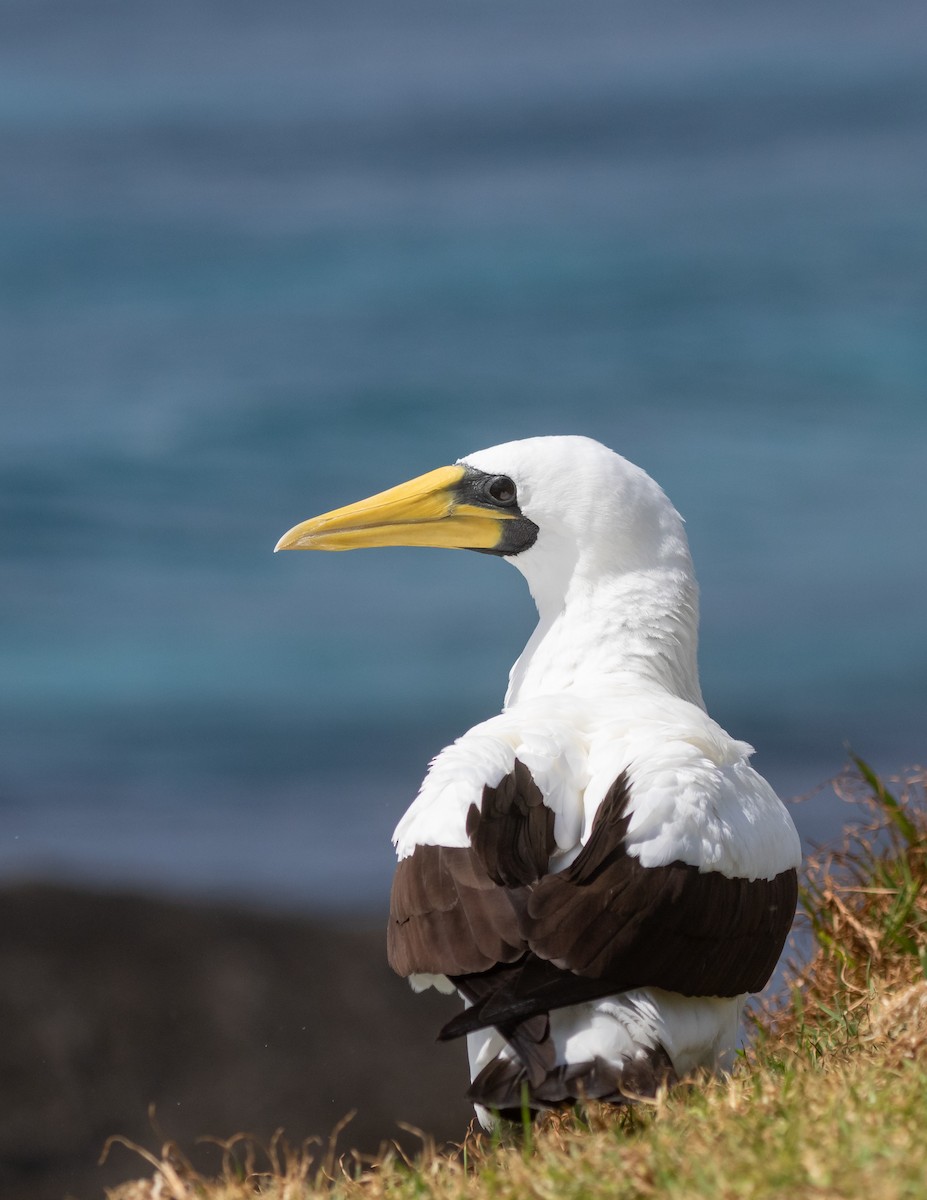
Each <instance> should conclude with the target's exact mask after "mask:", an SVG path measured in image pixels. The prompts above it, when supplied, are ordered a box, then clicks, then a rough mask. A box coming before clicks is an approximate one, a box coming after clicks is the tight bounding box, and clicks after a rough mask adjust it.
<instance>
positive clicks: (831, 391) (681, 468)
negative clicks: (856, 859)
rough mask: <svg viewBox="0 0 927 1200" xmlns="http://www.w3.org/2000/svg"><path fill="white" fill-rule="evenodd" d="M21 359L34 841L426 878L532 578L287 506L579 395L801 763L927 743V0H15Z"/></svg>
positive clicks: (14, 538) (786, 760) (317, 506)
mask: <svg viewBox="0 0 927 1200" xmlns="http://www.w3.org/2000/svg"><path fill="white" fill-rule="evenodd" d="M0 379H2V386H3V405H2V417H0V423H2V427H0V513H2V515H0V554H2V592H0V663H2V667H0V736H2V747H0V875H2V876H3V877H6V878H10V877H36V876H40V877H45V878H51V879H57V880H65V879H66V880H84V881H88V882H93V883H95V884H99V885H106V884H114V883H119V884H125V883H129V884H133V885H136V886H139V887H148V888H158V889H162V890H170V891H176V892H179V893H212V894H225V895H229V896H236V897H240V898H245V899H247V900H249V901H259V902H262V903H265V904H283V905H289V906H294V907H302V908H311V907H322V906H324V907H329V908H343V909H347V908H355V909H363V908H365V907H368V906H371V905H373V906H376V907H377V908H382V906H383V903H384V901H385V896H386V890H387V887H388V879H389V876H390V873H391V869H392V856H391V850H390V847H389V835H390V832H391V830H392V827H393V825H394V823H395V821H396V819H397V818H398V816H399V815H400V813H401V812H402V811H403V809H404V808H405V806H406V804H407V803H408V801H409V800H410V799H411V797H412V795H413V794H414V792H415V790H416V788H417V786H418V783H419V780H420V778H421V776H422V774H423V771H424V768H425V765H426V762H427V760H428V758H429V757H430V756H431V755H432V754H434V753H435V752H436V751H437V750H438V749H440V747H441V746H443V745H444V744H445V743H446V742H448V741H449V740H451V739H452V738H453V737H454V736H455V735H456V734H458V733H459V732H461V731H462V730H464V729H465V728H466V727H467V726H468V725H470V724H472V723H473V722H474V721H476V720H478V719H481V718H482V717H484V716H487V715H489V714H491V713H492V712H494V711H496V710H497V709H498V707H499V704H500V703H501V698H502V695H503V692H504V688H505V682H506V675H507V670H508V666H509V664H510V663H511V662H512V661H513V659H514V658H515V657H516V655H517V654H518V652H519V651H520V649H521V647H522V644H523V643H524V641H525V640H526V638H527V636H528V634H529V632H530V629H531V627H532V620H533V609H532V606H531V602H530V599H529V598H528V596H527V593H526V591H525V590H524V588H523V584H522V581H521V579H520V577H518V576H517V574H516V573H515V572H514V571H512V570H510V569H509V568H507V567H506V566H505V565H504V564H501V563H500V562H498V561H496V560H492V559H490V558H487V557H484V556H481V555H467V554H459V553H452V552H438V551H429V550H422V551H414V550H388V551H368V552H364V553H360V554H354V555H301V554H290V555H283V556H278V557H277V558H274V557H273V555H272V554H271V550H272V548H273V545H274V543H275V541H276V540H277V538H278V536H279V535H280V534H281V533H282V532H283V531H284V530H285V529H287V528H288V527H289V526H291V525H292V524H294V523H295V522H296V521H298V520H301V519H303V518H305V517H308V516H310V515H313V514H314V513H316V512H319V511H322V510H324V509H327V508H330V507H333V506H335V505H337V504H341V503H345V502H347V501H349V500H354V499H358V498H360V497H361V496H364V495H367V494H369V493H371V492H373V491H377V490H380V489H381V488H383V487H386V486H388V485H390V484H392V483H396V482H399V481H401V480H403V479H406V478H408V477H410V476H411V475H414V474H417V473H420V472H422V471H425V470H428V469H430V468H432V467H435V466H439V465H443V464H445V463H448V462H451V461H453V460H454V459H456V458H457V457H459V456H460V455H462V454H465V453H467V452H468V451H472V450H475V449H478V448H480V447H482V446H486V445H492V444H494V443H496V442H499V441H503V440H508V439H510V438H514V437H520V436H529V435H532V434H538V433H555V432H579V433H586V434H589V435H591V436H594V437H597V438H599V439H600V440H602V441H604V442H606V443H607V444H609V445H611V446H613V447H614V448H615V449H617V450H619V451H620V452H622V453H624V454H625V455H627V456H628V457H630V458H632V459H633V460H634V461H636V462H639V463H640V464H641V465H642V466H644V467H645V468H646V469H647V470H648V471H650V473H651V474H652V475H654V476H655V477H656V478H657V479H658V480H659V481H660V482H661V484H662V485H663V486H664V487H665V488H666V490H667V491H668V493H669V494H670V496H671V497H672V499H673V501H674V502H675V504H676V505H677V507H678V508H679V509H680V511H681V512H682V513H683V514H684V516H686V518H687V520H688V527H689V532H690V537H691V541H692V547H693V552H694V555H695V558H696V566H697V568H698V572H699V577H700V581H701V585H702V610H703V618H702V675H703V685H704V691H705V696H706V699H707V701H708V706H709V709H710V711H711V712H712V714H713V715H714V716H716V717H717V718H718V719H719V720H720V721H721V722H722V723H723V724H725V725H726V726H727V727H728V728H729V729H730V730H731V732H733V733H734V734H736V735H737V736H739V737H742V738H745V739H747V740H749V741H751V742H753V743H754V744H755V745H756V746H757V747H758V754H757V758H756V762H757V765H758V766H759V768H760V769H761V770H763V771H764V772H765V773H766V774H767V775H768V776H769V778H770V779H771V780H772V781H773V783H774V784H775V785H776V786H777V787H778V788H779V790H780V791H781V792H782V793H783V794H784V795H793V794H796V793H801V792H805V791H808V790H810V789H812V788H814V787H815V785H817V784H818V783H820V782H822V781H823V780H825V779H827V778H828V777H829V776H831V775H833V774H834V773H835V772H836V771H837V770H838V769H839V768H840V766H841V765H842V763H843V762H844V760H845V757H846V745H847V744H850V745H851V746H852V747H853V749H854V750H855V751H857V752H858V753H860V754H863V755H864V756H866V757H868V758H869V759H870V760H871V761H872V762H873V763H874V765H876V766H877V767H878V768H880V769H882V770H885V771H889V772H890V771H892V770H893V769H897V768H900V767H902V766H904V765H906V764H910V763H912V762H916V761H920V762H923V761H924V760H925V758H927V747H925V718H927V637H925V595H927V553H925V540H927V537H925V527H927V453H925V451H927V9H925V7H924V5H923V4H922V3H921V2H920V0H916V2H911V3H905V2H893V0H890V2H889V3H886V4H881V5H873V4H870V3H860V2H855V0H826V2H820V0H810V2H809V0H803V2H801V3H798V2H795V0H783V2H782V3H779V4H776V5H767V6H761V7H757V6H752V5H748V6H745V5H740V4H735V3H733V2H727V0H725V2H722V0H698V2H697V3H692V2H691V0H656V2H652V0H647V2H645V0H629V2H627V3H615V2H614V0H588V2H587V0H580V2H579V3H575V4H564V3H560V2H559V0H558V2H551V0H514V2H509V0H505V2H500V0H465V2H464V0H446V2H444V3H435V0H390V3H388V4H384V3H382V2H381V0H313V2H312V3H305V2H304V0H265V2H264V3H261V4H256V3H253V2H246V0H221V2H220V0H159V3H157V4H149V3H144V2H142V0H0ZM843 816H844V813H843V811H842V810H841V808H840V806H839V804H838V803H836V802H835V801H832V800H831V801H828V800H826V799H824V798H822V797H819V798H817V799H812V800H810V801H808V802H807V803H806V804H805V805H803V806H801V807H799V808H798V809H797V818H798V820H799V823H800V825H801V827H802V829H803V831H804V832H805V833H806V835H809V836H813V837H818V838H820V837H824V836H828V835H832V834H833V833H834V832H835V831H836V830H837V829H838V828H839V825H840V823H841V821H842V819H843ZM357 863H359V864H360V866H361V870H360V871H359V872H358V871H357V870H355V869H354V868H355V866H356V864H357Z"/></svg>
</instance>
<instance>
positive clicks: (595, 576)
mask: <svg viewBox="0 0 927 1200" xmlns="http://www.w3.org/2000/svg"><path fill="white" fill-rule="evenodd" d="M396 545H414V546H451V547H457V548H466V549H473V550H481V551H485V552H489V553H493V554H497V555H500V556H502V557H503V558H506V559H508V560H509V561H510V562H511V563H512V564H513V565H514V566H515V567H517V568H518V570H519V571H521V573H522V574H523V575H524V576H525V578H526V579H527V581H528V586H529V588H530V590H531V594H532V596H533V597H534V600H535V603H536V604H537V608H538V614H539V622H538V626H537V628H536V629H535V631H534V633H533V634H532V636H531V638H530V640H529V641H528V644H527V646H526V647H525V650H524V652H523V653H522V655H521V656H520V658H519V659H518V661H517V662H516V663H515V665H514V666H513V667H512V670H511V673H510V677H509V688H508V692H507V694H506V697H505V704H504V707H503V711H502V712H501V714H499V715H498V716H495V717H491V718H490V719H489V720H488V721H484V722H482V723H481V724H479V725H476V726H474V728H473V729H471V730H469V731H468V732H467V733H465V734H464V735H463V736H462V737H460V738H458V740H457V741H456V742H454V744H453V745H451V746H448V747H447V748H446V749H444V750H442V751H441V753H440V754H439V755H438V756H437V757H436V758H435V759H434V761H433V762H432V764H431V767H430V769H429V771H428V774H427V775H426V777H425V780H424V782H423V784H422V787H421V790H420V791H419V794H418V796H417V798H416V799H415V801H414V802H413V804H412V805H411V807H410V808H409V809H408V811H407V812H406V814H405V816H403V818H402V820H401V821H400V822H399V824H398V826H397V828H396V832H395V835H394V841H395V845H396V852H397V856H398V860H399V862H398V866H397V869H396V876H395V879H394V883H393V889H392V898H391V906H390V923H389V938H388V949H389V959H390V963H391V965H392V966H393V968H394V969H395V970H396V971H397V972H399V973H400V974H401V975H405V976H408V977H409V979H410V982H411V984H412V986H413V987H414V988H416V989H417V990H421V989H422V988H424V987H428V986H435V987H437V988H439V989H441V990H444V991H454V990H456V991H457V992H458V993H459V994H460V995H461V996H462V997H463V999H464V1001H465V1004H466V1007H465V1009H464V1011H463V1012H462V1013H460V1014H459V1015H458V1016H457V1017H455V1018H453V1019H452V1020H451V1021H450V1022H449V1023H448V1024H447V1025H446V1026H445V1027H444V1029H443V1030H442V1033H441V1036H442V1037H456V1036H461V1035H464V1034H465V1035H466V1036H467V1041H468V1049H469V1056H470V1066H471V1080H472V1083H471V1088H470V1091H469V1093H468V1095H469V1096H470V1098H471V1099H472V1100H473V1102H474V1103H475V1104H476V1106H477V1112H478V1114H479V1115H480V1118H481V1120H483V1122H484V1123H487V1122H488V1121H489V1120H490V1117H489V1114H488V1110H490V1109H494V1110H498V1111H500V1112H503V1113H506V1112H507V1111H512V1110H517V1109H519V1107H520V1105H521V1103H522V1099H523V1097H525V1096H526V1097H527V1099H528V1102H529V1104H530V1105H531V1106H532V1107H534V1108H544V1107H550V1106H555V1105H558V1104H563V1103H569V1102H571V1101H572V1100H575V1099H579V1098H582V1097H586V1098H600V1099H606V1100H611V1101H615V1102H621V1101H622V1100H623V1099H624V1098H626V1097H628V1096H640V1095H648V1094H650V1095H652V1094H654V1093H655V1092H656V1090H657V1089H658V1088H659V1087H660V1086H661V1084H663V1083H668V1082H672V1081H673V1080H675V1079H677V1078H679V1077H681V1076H683V1075H685V1074H687V1073H688V1072H690V1071H692V1070H694V1069H696V1068H698V1067H707V1068H709V1069H712V1070H724V1069H727V1068H728V1067H729V1066H730V1065H731V1062H732V1058H733V1055H734V1052H735V1049H736V1045H737V1041H738V1036H739V1024H740V1016H741V1010H742V1008H743V1004H744V1000H745V998H746V995H747V993H749V992H755V991H759V990H760V989H762V988H763V987H764V986H765V984H766V982H767V980H768V979H769V977H770V975H771V973H772V971H773V968H774V967H775V964H776V962H777V960H778V958H779V955H780V953H781V951H782V947H783V944H784V942H785V938H786V935H787V933H788V930H789V927H790V925H791V921H792V918H793V915H794V911H795V903H796V890H797V886H796V868H797V867H798V865H799V862H800V857H801V854H800V848H799V841H798V836H797V834H796V831H795V827H794V825H793V824H792V820H791V818H790V816H789V814H788V812H787V811H786V809H785V807H784V806H783V805H782V803H781V801H780V800H779V799H778V797H777V796H776V795H775V793H774V792H773V790H772V788H771V787H770V786H769V784H768V783H767V782H766V781H765V780H764V779H763V778H762V777H761V776H760V775H758V774H757V773H756V771H754V770H753V768H752V767H751V766H750V763H749V759H750V755H751V754H752V748H751V747H750V746H748V745H747V744H746V743H744V742H739V741H735V740H734V739H733V738H731V737H730V736H729V735H728V734H727V733H725V731H724V730H723V729H721V727H720V726H719V725H717V724H716V723H715V722H714V721H712V720H711V718H710V717H709V716H708V715H707V713H706V712H705V707H704V703H703V701H702V695H701V690H700V688H699V682H698V668H697V663H696V644H697V627H698V590H697V586H696V582H695V576H694V574H693V570H692V561H691V558H690V555H689V547H688V543H687V540H686V535H685V532H684V529H683V522H682V518H681V517H680V516H679V514H678V513H677V512H676V510H675V509H674V508H673V506H672V504H671V503H670V502H669V500H668V499H667V497H666V496H665V495H664V493H663V492H662V491H661V489H660V488H659V487H658V486H657V484H656V483H654V481H653V480H652V479H651V478H650V477H649V476H648V475H647V474H645V473H644V471H642V470H641V469H640V468H639V467H636V466H634V465H633V464H632V463H630V462H628V461H627V460H626V459H624V458H621V457H620V456H619V455H617V454H615V453H613V452H612V451H611V450H608V449H606V447H604V446H602V445H600V444H599V443H597V442H594V441H591V440H590V439H588V438H582V437H545V438H531V439H528V440H526V441H520V442H510V443H507V444H506V445H502V446H495V447H493V448H492V449H489V450H482V451H480V452H478V453H476V454H471V455H468V456H467V457H466V458H463V459H460V460H459V461H458V463H457V464H456V465H455V466H452V467H442V468H440V469H438V470H436V471H432V472H430V473H429V474H427V475H423V476H421V477H420V478H418V479H414V480H412V481H411V482H409V483H405V484H402V485H400V486H399V487H396V488H392V489H391V490H389V491H386V492H382V493H379V494H378V495H376V496H372V497H370V499H368V500H362V501H360V502H359V503H357V504H352V505H349V506H347V507H346V508H340V509H336V510H335V511H333V512H330V513H326V514H324V515H323V516H320V517H316V518H314V519H313V520H310V521H305V522H303V523H302V524H300V525H297V526H295V527H294V528H293V529H291V530H290V531H289V532H288V533H286V534H284V536H283V537H282V538H281V539H280V541H279V543H278V545H277V549H278V550H290V549H309V550H350V549H353V548H355V547H361V546H396Z"/></svg>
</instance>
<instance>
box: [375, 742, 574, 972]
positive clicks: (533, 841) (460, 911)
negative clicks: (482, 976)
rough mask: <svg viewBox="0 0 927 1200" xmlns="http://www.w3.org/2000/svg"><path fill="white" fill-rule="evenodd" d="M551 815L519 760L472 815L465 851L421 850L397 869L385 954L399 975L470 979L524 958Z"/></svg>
mask: <svg viewBox="0 0 927 1200" xmlns="http://www.w3.org/2000/svg"><path fill="white" fill-rule="evenodd" d="M553 829H554V814H553V813H552V812H551V810H550V809H549V808H547V807H546V806H545V805H544V801H543V797H542V796H541V793H540V791H539V789H538V787H537V785H536V784H535V782H534V780H533V779H532V778H531V773H530V771H529V770H528V769H527V767H525V766H524V765H523V764H522V763H521V762H519V761H518V760H517V759H516V760H515V766H514V768H513V770H512V771H511V772H510V774H508V775H506V776H505V778H504V779H503V780H502V781H501V782H500V783H499V785H498V786H497V787H494V788H493V787H485V788H484V789H483V796H482V802H481V807H480V808H479V809H478V808H477V807H476V805H471V807H470V811H469V813H468V814H467V834H468V836H469V838H470V845H469V846H467V847H459V846H457V847H448V846H417V847H416V848H415V851H414V853H413V854H411V855H410V856H409V857H408V858H404V859H402V861H401V862H400V863H399V865H398V867H397V868H396V874H395V876H394V879H393V889H392V894H391V897H390V919H389V932H388V937H387V947H388V953H389V961H390V965H391V966H392V968H393V970H394V971H396V972H397V973H398V974H400V975H413V974H435V975H454V976H458V975H468V974H472V973H474V972H481V971H486V970H488V969H490V968H491V967H494V966H496V964H497V963H510V962H513V961H515V960H516V959H518V958H520V957H521V956H522V955H523V954H524V953H525V951H526V950H527V942H526V941H525V937H524V934H523V932H522V923H523V915H524V907H525V903H526V900H527V891H526V888H527V885H528V884H531V883H534V882H536V881H537V880H538V879H539V878H540V876H542V875H543V874H544V873H545V872H546V871H547V867H548V862H549V860H550V855H551V853H552V852H553V849H554V834H553Z"/></svg>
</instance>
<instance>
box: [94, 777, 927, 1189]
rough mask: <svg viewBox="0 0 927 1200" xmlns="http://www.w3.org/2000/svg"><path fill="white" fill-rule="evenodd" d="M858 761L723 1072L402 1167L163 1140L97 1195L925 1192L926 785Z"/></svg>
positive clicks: (305, 1152) (389, 1158) (390, 1161)
mask: <svg viewBox="0 0 927 1200" xmlns="http://www.w3.org/2000/svg"><path fill="white" fill-rule="evenodd" d="M857 767H858V773H857V774H854V775H852V776H847V778H846V779H845V780H843V781H842V783H841V785H840V786H841V787H842V788H843V790H844V791H845V792H846V793H847V794H848V795H847V798H848V799H850V800H852V801H853V802H854V803H855V804H856V805H857V806H858V810H857V811H856V812H854V814H853V815H854V817H857V818H859V817H862V828H860V827H859V826H857V828H856V832H855V833H853V834H850V835H848V837H847V841H846V842H845V844H844V845H843V846H842V847H840V848H839V849H837V850H832V851H829V852H826V853H823V854H821V855H819V856H817V857H816V858H815V859H813V860H812V861H810V862H809V863H808V864H807V867H806V871H805V884H804V888H803V894H802V905H803V908H804V911H805V914H806V916H805V919H806V921H807V922H808V924H809V925H810V928H811V932H812V935H813V938H814V952H813V955H812V957H811V960H810V962H809V963H808V965H807V966H805V967H803V968H801V969H796V970H794V971H793V972H792V978H791V994H790V995H789V996H788V997H786V998H784V999H782V1000H781V1001H780V1002H779V1003H778V1004H776V1005H773V1006H767V1007H766V1008H765V1009H763V1010H760V1011H758V1012H757V1013H756V1014H755V1016H754V1021H755V1024H756V1037H755V1039H754V1044H753V1047H752V1049H751V1051H750V1052H749V1055H748V1056H747V1057H745V1059H744V1061H743V1062H742V1063H741V1064H740V1066H739V1067H738V1069H737V1071H736V1072H735V1075H734V1077H733V1078H732V1079H729V1080H725V1081H718V1080H709V1081H704V1080H703V1081H694V1082H692V1083H690V1084H687V1085H686V1086H684V1087H680V1088H677V1089H676V1090H675V1092H674V1093H673V1094H672V1095H669V1096H666V1097H663V1098H661V1099H660V1100H659V1101H658V1102H657V1103H655V1104H647V1105H643V1104H641V1105H637V1106H634V1107H633V1108H629V1109H627V1110H624V1111H617V1110H615V1109H610V1108H608V1107H603V1106H591V1107H590V1108H589V1109H588V1110H586V1111H585V1112H582V1113H579V1112H574V1113H569V1114H564V1115H552V1116H550V1117H548V1118H546V1119H545V1120H544V1121H542V1122H541V1123H540V1124H539V1126H537V1127H535V1128H533V1129H532V1128H528V1129H526V1130H525V1131H519V1130H516V1131H514V1132H512V1133H510V1134H509V1135H508V1136H506V1137H503V1138H497V1139H494V1140H493V1139H488V1138H486V1137H484V1136H480V1135H476V1134H474V1135H472V1136H471V1138H470V1140H469V1141H468V1143H467V1145H466V1146H465V1147H464V1148H463V1149H462V1150H461V1152H460V1153H458V1154H456V1155H447V1154H442V1153H436V1152H435V1151H434V1150H433V1149H429V1148H428V1147H426V1148H425V1150H424V1152H423V1154H422V1155H421V1156H420V1158H419V1160H418V1161H417V1162H415V1163H412V1164H408V1163H405V1162H403V1161H402V1160H401V1159H399V1158H398V1157H397V1156H396V1155H395V1154H389V1153H388V1154H386V1155H385V1157H384V1158H383V1159H382V1160H381V1161H380V1162H379V1163H377V1164H375V1165H374V1166H373V1167H362V1166H361V1164H359V1163H357V1162H353V1161H351V1160H350V1159H349V1160H346V1161H344V1160H343V1161H340V1162H335V1159H334V1155H333V1154H332V1153H331V1152H330V1151H329V1152H328V1153H325V1152H322V1151H320V1150H319V1148H318V1147H304V1148H302V1149H301V1150H299V1151H296V1152H287V1151H286V1150H285V1148H284V1147H283V1146H282V1145H280V1146H277V1147H275V1148H271V1151H270V1155H269V1156H268V1152H267V1151H261V1150H258V1149H257V1148H255V1147H252V1146H250V1145H249V1144H248V1143H247V1142H246V1141H243V1140H242V1141H239V1142H237V1143H235V1144H234V1145H233V1146H231V1147H230V1148H229V1151H228V1154H227V1162H226V1168H225V1170H224V1172H222V1176H221V1178H219V1179H216V1180H205V1179H202V1178H201V1177H199V1176H197V1175H195V1174H194V1173H193V1172H192V1171H191V1170H190V1169H189V1168H188V1167H187V1166H186V1164H185V1163H184V1161H183V1159H182V1157H181V1156H180V1155H179V1154H178V1153H177V1152H176V1151H175V1150H174V1149H173V1148H171V1147H165V1148H164V1151H163V1153H162V1154H161V1155H158V1156H155V1155H146V1157H147V1158H148V1161H149V1163H150V1165H151V1167H152V1168H153V1170H154V1175H153V1178H152V1179H143V1180H137V1181H135V1182H131V1183H127V1184H125V1185H123V1186H122V1187H120V1188H118V1189H116V1190H115V1191H113V1192H110V1193H108V1194H109V1196H110V1197H111V1200H193V1198H194V1197H202V1198H203V1200H253V1197H255V1196H256V1195H259V1196H262V1197H267V1198H268V1200H308V1198H309V1197H315V1196H322V1195H325V1196H327V1197H338V1198H339V1200H340V1198H341V1197H345V1198H351V1197H364V1198H366V1200H379V1198H380V1197H384V1198H385V1197H390V1198H395V1200H407V1198H408V1200H411V1198H412V1197H435V1198H440V1200H444V1198H448V1200H450V1198H451V1197H467V1198H472V1200H484V1198H488V1197H494V1198H495V1197H498V1198H499V1200H509V1198H511V1200H516V1198H517V1200H523V1198H525V1197H537V1198H538V1200H547V1198H550V1200H561V1198H563V1200H570V1198H573V1200H580V1198H582V1200H597V1198H599V1197H601V1198H602V1200H606V1198H608V1200H613V1198H616V1197H638V1196H660V1197H680V1198H681V1197H686V1198H695V1197H711V1198H712V1200H718V1198H727V1197H732V1198H733V1197H751V1198H753V1197H756V1198H761V1197H762V1198H765V1197H816V1198H831V1197H833V1198H836V1197H841V1198H844V1197H845V1198H847V1200H849V1198H856V1197H859V1198H860V1200H862V1198H865V1200H896V1198H901V1197H919V1198H921V1197H925V1196H927V981H925V975H927V801H925V793H924V786H925V779H927V777H925V774H924V773H923V772H916V773H910V774H909V775H908V776H907V777H906V778H905V779H903V780H902V781H901V789H900V793H899V796H898V798H897V799H896V798H895V796H893V795H892V794H891V793H889V792H888V791H887V790H886V788H885V787H884V786H883V784H882V783H881V782H880V781H879V780H877V779H876V778H875V777H874V776H873V775H872V774H871V772H869V771H868V769H867V768H866V766H865V764H863V763H857ZM860 810H861V811H860ZM143 1153H144V1152H143Z"/></svg>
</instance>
